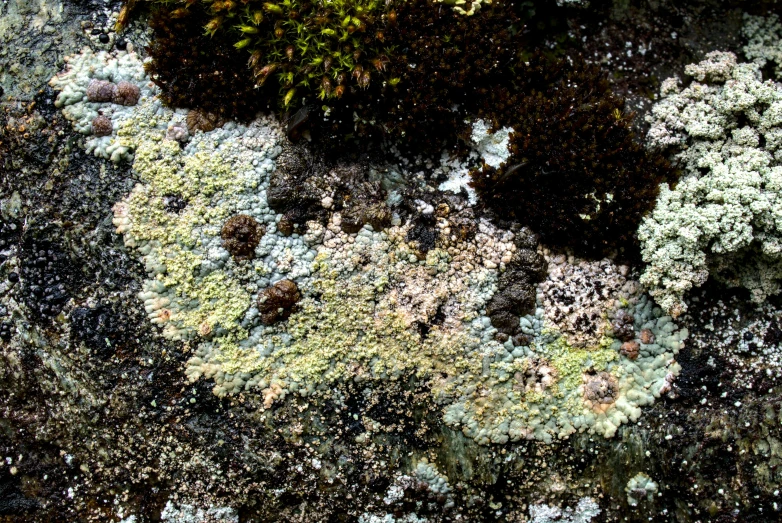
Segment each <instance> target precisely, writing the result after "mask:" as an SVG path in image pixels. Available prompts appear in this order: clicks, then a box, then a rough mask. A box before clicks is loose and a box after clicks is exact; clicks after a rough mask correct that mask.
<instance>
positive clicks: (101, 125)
mask: <svg viewBox="0 0 782 523" xmlns="http://www.w3.org/2000/svg"><path fill="white" fill-rule="evenodd" d="M113 130H114V125H113V124H112V123H111V118H109V117H108V116H103V115H102V114H99V115H98V116H96V117H95V118H93V119H92V134H94V135H95V136H110V135H111V132H112V131H113Z"/></svg>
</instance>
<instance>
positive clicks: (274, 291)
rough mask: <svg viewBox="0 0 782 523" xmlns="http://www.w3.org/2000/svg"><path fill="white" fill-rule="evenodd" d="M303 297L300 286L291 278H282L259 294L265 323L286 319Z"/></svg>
mask: <svg viewBox="0 0 782 523" xmlns="http://www.w3.org/2000/svg"><path fill="white" fill-rule="evenodd" d="M300 299H301V293H300V292H299V288H298V287H297V286H296V283H294V282H293V281H291V280H280V281H278V282H277V283H275V284H274V285H272V286H271V287H267V288H265V289H264V290H262V291H261V292H260V293H259V294H258V311H259V312H260V313H261V321H262V322H263V324H264V325H272V324H273V323H276V322H278V321H281V320H285V319H287V318H288V316H290V315H291V313H292V312H293V309H294V306H295V305H296V303H297V302H298V301H299V300H300Z"/></svg>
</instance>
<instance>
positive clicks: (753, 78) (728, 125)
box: [638, 52, 782, 316]
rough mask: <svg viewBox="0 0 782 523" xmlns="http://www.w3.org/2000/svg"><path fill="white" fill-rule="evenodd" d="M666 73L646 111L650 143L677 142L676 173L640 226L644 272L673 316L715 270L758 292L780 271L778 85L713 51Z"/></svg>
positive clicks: (771, 289) (781, 91) (781, 94)
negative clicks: (682, 83)
mask: <svg viewBox="0 0 782 523" xmlns="http://www.w3.org/2000/svg"><path fill="white" fill-rule="evenodd" d="M685 72H686V74H687V75H689V76H691V77H693V82H692V84H691V85H689V86H688V87H687V88H685V89H681V88H680V87H679V85H678V80H677V79H675V78H673V79H668V80H666V81H665V82H663V86H662V95H663V99H662V100H661V101H660V102H658V103H657V104H656V105H655V106H654V108H653V110H652V114H651V115H650V116H649V121H650V123H651V124H652V127H651V129H650V131H649V139H650V142H651V145H652V146H654V147H674V148H676V151H677V154H676V158H677V160H678V161H679V162H680V164H681V166H682V168H683V171H684V173H683V176H682V179H681V180H680V181H679V183H678V184H677V185H676V186H675V187H674V188H670V187H669V186H668V185H667V184H663V186H662V187H661V190H660V195H659V197H658V199H657V203H656V207H655V209H654V211H653V212H652V213H651V214H650V215H649V216H647V217H646V218H645V219H644V221H643V223H642V224H641V227H640V228H639V231H638V236H639V238H640V240H641V243H642V254H643V258H644V261H646V263H647V264H648V265H647V268H646V270H645V272H644V274H643V276H642V277H641V282H642V283H643V284H644V285H646V286H647V287H648V288H650V289H651V290H650V292H651V294H652V296H654V298H655V300H657V302H658V303H659V304H660V306H661V307H662V308H663V309H666V310H667V311H668V312H669V313H671V314H673V315H674V316H676V315H678V314H680V313H681V312H682V311H684V310H686V304H685V302H684V296H685V294H686V293H687V291H688V290H690V289H691V288H692V287H694V286H699V285H701V284H703V283H704V282H705V281H706V279H707V278H708V277H709V276H712V277H715V278H718V279H721V280H723V281H725V282H726V283H728V284H730V285H733V286H743V287H745V288H747V289H749V291H750V292H751V295H752V299H753V300H755V301H758V302H762V301H763V300H764V299H766V297H768V296H770V295H773V294H777V293H779V291H780V285H779V282H780V277H781V276H782V199H780V198H781V197H780V194H781V192H782V165H780V154H781V151H782V149H780V146H781V145H782V86H780V85H779V84H776V83H774V82H772V81H770V80H768V81H763V80H762V77H761V73H760V69H759V67H758V65H756V64H740V63H737V60H736V56H735V55H733V54H732V53H723V52H713V53H710V54H709V55H707V58H706V60H704V61H703V62H701V63H699V64H692V65H689V66H688V67H687V68H686V69H685Z"/></svg>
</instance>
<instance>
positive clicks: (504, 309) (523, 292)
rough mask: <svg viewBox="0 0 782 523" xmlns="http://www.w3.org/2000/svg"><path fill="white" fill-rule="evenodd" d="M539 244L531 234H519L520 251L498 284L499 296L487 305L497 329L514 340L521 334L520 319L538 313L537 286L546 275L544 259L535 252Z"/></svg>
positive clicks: (520, 232)
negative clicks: (536, 302) (536, 305)
mask: <svg viewBox="0 0 782 523" xmlns="http://www.w3.org/2000/svg"><path fill="white" fill-rule="evenodd" d="M536 240H537V236H536V235H534V234H533V233H532V232H531V231H529V230H521V231H518V232H517V233H516V245H517V247H518V250H517V251H516V253H515V254H514V255H513V258H512V259H511V262H510V263H509V264H508V267H507V269H506V270H505V272H503V273H502V275H501V276H500V278H499V281H498V282H497V293H495V294H494V296H492V298H491V299H490V300H489V302H488V303H487V304H486V314H487V315H488V316H489V319H490V320H491V324H492V325H493V326H494V328H495V329H497V330H498V331H500V332H501V333H504V334H507V335H508V336H514V340H515V336H517V335H518V334H521V332H520V331H521V326H520V323H519V318H520V317H521V316H524V315H526V314H531V313H533V312H534V311H535V298H536V285H537V283H538V282H540V281H542V280H543V279H544V278H545V276H546V273H547V264H546V260H545V258H543V256H541V255H540V254H538V252H537V251H536V250H535V249H536Z"/></svg>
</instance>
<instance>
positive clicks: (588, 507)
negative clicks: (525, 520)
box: [529, 498, 602, 523]
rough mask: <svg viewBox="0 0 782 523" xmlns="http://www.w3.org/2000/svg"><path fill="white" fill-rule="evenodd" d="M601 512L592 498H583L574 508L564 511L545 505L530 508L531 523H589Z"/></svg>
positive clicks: (567, 508)
mask: <svg viewBox="0 0 782 523" xmlns="http://www.w3.org/2000/svg"><path fill="white" fill-rule="evenodd" d="M600 512H602V511H601V510H600V506H599V505H598V504H597V502H596V501H595V500H594V499H592V498H581V499H580V500H578V503H577V504H576V506H575V507H573V508H571V507H565V508H564V509H563V508H560V507H557V506H552V505H545V504H543V503H540V504H533V505H530V507H529V515H530V523H557V522H559V523H589V522H590V521H592V519H593V518H595V517H597V516H599V515H600Z"/></svg>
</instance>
